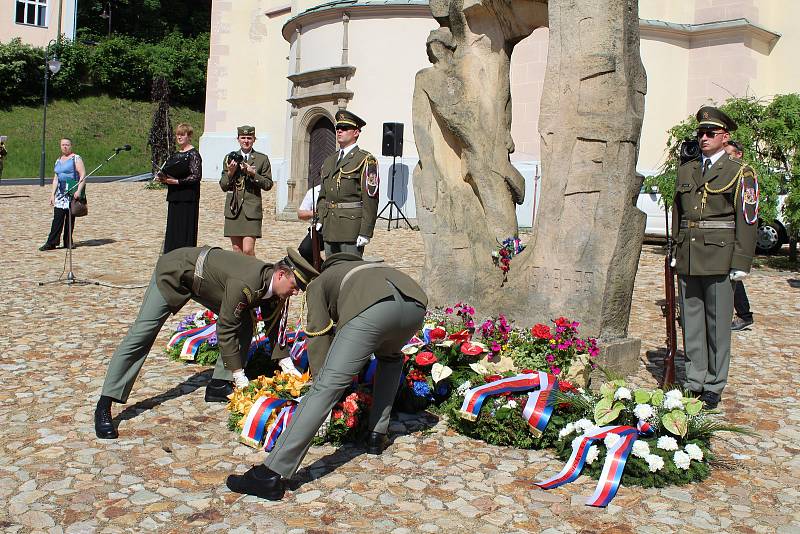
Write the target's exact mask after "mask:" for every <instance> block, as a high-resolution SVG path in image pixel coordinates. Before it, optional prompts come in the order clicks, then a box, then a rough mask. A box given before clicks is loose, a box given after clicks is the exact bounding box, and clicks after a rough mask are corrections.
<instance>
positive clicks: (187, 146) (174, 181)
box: [155, 123, 203, 254]
mask: <svg viewBox="0 0 800 534" xmlns="http://www.w3.org/2000/svg"><path fill="white" fill-rule="evenodd" d="M193 133H194V131H193V129H192V127H191V126H190V125H188V124H186V123H181V124H179V125H178V127H177V128H175V141H176V143H177V148H178V151H177V152H176V153H175V154H173V155H172V156H170V158H169V159H168V160H167V162H166V163H165V164H164V167H163V169H164V170H163V171H159V172H158V173H157V174H156V178H155V179H156V180H157V181H159V182H161V183H163V184H167V231H166V234H165V235H164V254H166V253H167V252H169V251H171V250H175V249H176V248H181V247H196V246H197V224H198V219H199V217H200V179H201V178H202V177H203V160H202V158H201V157H200V152H198V151H197V149H196V148H195V147H194V146H192V134H193Z"/></svg>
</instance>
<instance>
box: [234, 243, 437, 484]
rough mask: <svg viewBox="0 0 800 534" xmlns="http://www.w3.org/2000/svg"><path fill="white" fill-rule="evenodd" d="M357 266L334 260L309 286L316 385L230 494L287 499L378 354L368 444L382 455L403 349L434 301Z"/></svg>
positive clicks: (378, 269)
mask: <svg viewBox="0 0 800 534" xmlns="http://www.w3.org/2000/svg"><path fill="white" fill-rule="evenodd" d="M359 260H360V258H359V256H355V255H353V254H349V253H339V254H333V255H331V256H330V257H329V258H327V259H326V260H325V263H323V264H322V274H320V276H319V277H318V278H317V279H315V280H314V281H313V282H312V283H311V284H309V286H308V290H307V293H306V297H307V301H308V316H307V317H304V316H303V314H302V312H301V318H303V319H305V324H303V328H304V330H305V331H306V334H307V335H308V336H309V337H308V360H309V364H310V366H311V369H312V375H313V376H314V382H313V384H312V386H311V389H310V390H309V392H308V393H307V394H306V395H305V397H303V400H302V401H301V402H300V404H299V405H298V407H297V410H296V411H295V413H294V416H293V417H292V420H291V423H290V424H289V426H288V427H287V428H286V429H285V430H284V431H283V433H282V434H281V436H280V438H278V442H277V443H276V445H275V448H274V449H273V450H272V452H270V453H269V456H267V458H266V460H265V462H264V464H263V465H258V466H254V467H252V468H251V469H250V470H248V471H247V472H246V473H245V474H243V475H231V476H229V477H228V479H227V482H226V483H227V486H228V488H230V489H231V491H234V492H236V493H246V494H249V495H256V496H258V497H261V498H264V499H270V500H277V499H280V498H281V497H283V493H284V479H288V478H290V477H291V476H292V475H294V473H295V472H296V471H297V468H298V467H299V465H300V462H301V461H302V460H303V457H304V456H305V455H306V452H307V451H308V447H309V446H310V444H311V440H312V439H313V437H314V435H315V434H316V432H317V431H318V430H319V428H320V426H321V425H322V423H323V421H324V420H325V418H326V417H327V415H328V414H329V413H330V411H331V409H332V408H333V405H334V404H335V403H336V402H337V401H338V400H339V398H340V397H341V395H342V392H343V391H344V390H345V389H346V388H347V386H348V385H349V384H350V383H351V381H352V377H353V376H354V375H356V374H358V372H359V371H361V369H362V368H363V367H364V366H365V365H366V364H367V362H368V361H369V359H370V355H371V354H373V353H374V354H375V357H376V358H377V360H378V363H377V368H376V372H375V382H374V387H373V394H374V397H373V401H372V407H371V411H370V417H369V426H368V428H369V429H370V432H369V434H368V435H367V440H366V445H367V452H368V453H370V454H380V453H381V452H382V451H383V448H384V447H385V445H386V441H387V439H386V433H387V431H388V426H389V413H390V412H391V408H392V402H393V401H394V397H395V394H396V393H397V387H398V384H399V382H400V375H401V372H402V369H403V354H402V353H401V352H400V349H401V348H402V347H403V345H405V344H406V343H408V340H409V339H410V338H411V337H412V336H413V335H414V333H415V332H416V331H417V330H418V329H419V328H420V327H421V326H422V322H423V320H424V318H425V307H426V305H427V300H428V299H427V296H426V295H425V293H424V292H423V291H422V289H421V288H420V287H419V285H417V283H416V282H414V280H412V279H411V278H410V277H409V276H408V275H406V274H403V273H402V272H400V271H398V270H397V269H393V268H391V267H389V266H387V265H385V264H383V263H368V262H365V261H359ZM356 288H357V289H356ZM334 327H335V331H334Z"/></svg>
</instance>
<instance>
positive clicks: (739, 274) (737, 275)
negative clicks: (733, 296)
mask: <svg viewBox="0 0 800 534" xmlns="http://www.w3.org/2000/svg"><path fill="white" fill-rule="evenodd" d="M728 276H730V277H731V280H733V281H734V282H739V281H740V280H744V279H745V277H746V276H747V273H746V272H744V271H739V270H737V269H731V272H730V274H728Z"/></svg>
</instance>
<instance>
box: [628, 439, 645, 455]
mask: <svg viewBox="0 0 800 534" xmlns="http://www.w3.org/2000/svg"><path fill="white" fill-rule="evenodd" d="M631 453H632V454H633V455H634V456H636V457H637V458H647V457H648V456H650V445H648V443H647V442H646V441H642V440H636V441H634V442H633V449H632V450H631Z"/></svg>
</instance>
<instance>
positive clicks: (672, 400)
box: [663, 389, 683, 410]
mask: <svg viewBox="0 0 800 534" xmlns="http://www.w3.org/2000/svg"><path fill="white" fill-rule="evenodd" d="M663 406H664V408H665V409H667V410H674V409H675V408H683V393H681V392H680V390H679V389H672V390H670V391H667V393H666V395H664V403H663Z"/></svg>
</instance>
